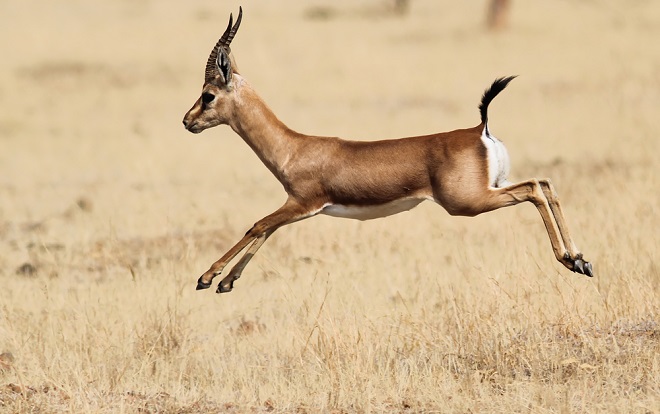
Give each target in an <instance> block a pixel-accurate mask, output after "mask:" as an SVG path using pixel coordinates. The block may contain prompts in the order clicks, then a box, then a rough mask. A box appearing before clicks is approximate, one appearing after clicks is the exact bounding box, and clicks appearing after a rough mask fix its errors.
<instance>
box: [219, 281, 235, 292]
mask: <svg viewBox="0 0 660 414" xmlns="http://www.w3.org/2000/svg"><path fill="white" fill-rule="evenodd" d="M232 289H234V282H231V283H230V284H229V286H223V285H222V283H220V284H219V285H218V288H217V289H216V290H215V293H229V292H231V291H232Z"/></svg>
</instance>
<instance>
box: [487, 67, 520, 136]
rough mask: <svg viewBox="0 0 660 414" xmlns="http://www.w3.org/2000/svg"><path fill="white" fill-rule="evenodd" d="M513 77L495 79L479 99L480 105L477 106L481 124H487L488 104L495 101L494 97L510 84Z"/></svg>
mask: <svg viewBox="0 0 660 414" xmlns="http://www.w3.org/2000/svg"><path fill="white" fill-rule="evenodd" d="M514 78H515V76H507V77H506V78H498V79H495V82H493V84H492V85H490V88H488V89H486V91H485V92H484V95H483V96H482V97H481V103H480V104H479V113H480V114H481V123H482V124H484V125H486V123H487V122H488V105H490V102H491V101H492V100H493V99H495V97H496V96H497V95H498V94H499V93H500V92H502V91H503V90H504V88H506V85H508V84H509V82H511V81H512V80H513V79H514Z"/></svg>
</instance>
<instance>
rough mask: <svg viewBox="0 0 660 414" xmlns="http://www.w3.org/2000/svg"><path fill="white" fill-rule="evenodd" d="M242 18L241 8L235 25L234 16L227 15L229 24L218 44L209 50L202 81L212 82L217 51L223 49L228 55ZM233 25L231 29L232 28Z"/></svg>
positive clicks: (216, 68) (215, 68) (215, 71)
mask: <svg viewBox="0 0 660 414" xmlns="http://www.w3.org/2000/svg"><path fill="white" fill-rule="evenodd" d="M242 17H243V8H242V7H239V9H238V19H236V24H235V25H233V22H234V15H233V14H230V15H229V24H228V25H227V28H226V29H225V32H224V33H223V34H222V37H221V38H220V39H219V40H218V42H217V43H216V44H215V46H214V47H213V50H211V54H210V55H209V58H208V60H207V61H206V71H205V74H204V75H205V76H204V81H205V82H209V81H211V80H213V78H214V77H215V75H216V74H217V72H218V67H217V64H216V61H217V59H218V50H219V49H220V48H221V47H223V48H225V49H226V50H227V54H229V44H230V43H231V41H232V40H233V39H234V36H236V31H237V30H238V27H239V26H240V24H241V19H242ZM232 25H233V27H232Z"/></svg>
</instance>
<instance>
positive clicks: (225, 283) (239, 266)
mask: <svg viewBox="0 0 660 414" xmlns="http://www.w3.org/2000/svg"><path fill="white" fill-rule="evenodd" d="M274 231H275V230H272V231H270V232H266V233H264V234H262V235H261V236H259V237H257V239H256V240H255V241H253V242H252V244H251V245H250V247H248V249H247V251H246V252H245V254H243V257H241V260H239V261H238V263H236V264H235V265H234V267H232V269H231V270H230V271H229V274H228V275H227V276H225V278H224V279H222V280H221V281H220V283H219V284H218V289H216V291H215V293H227V292H231V291H232V289H233V288H234V282H235V281H236V280H237V279H238V278H239V277H241V274H242V273H243V269H245V266H247V264H248V263H249V262H250V260H252V258H253V257H254V255H255V254H256V253H257V250H259V248H260V247H261V246H262V245H263V244H264V242H265V241H266V239H268V237H269V236H270V235H271V234H273V232H274Z"/></svg>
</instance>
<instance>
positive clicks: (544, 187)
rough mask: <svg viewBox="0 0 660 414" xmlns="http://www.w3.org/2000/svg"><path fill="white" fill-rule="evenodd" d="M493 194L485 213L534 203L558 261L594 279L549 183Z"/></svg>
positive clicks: (527, 183) (526, 183)
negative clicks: (527, 202) (528, 202)
mask: <svg viewBox="0 0 660 414" xmlns="http://www.w3.org/2000/svg"><path fill="white" fill-rule="evenodd" d="M491 191H492V193H491V198H490V200H489V202H488V203H487V206H488V207H487V209H486V210H485V211H489V210H495V209H498V208H501V207H506V206H511V205H515V204H519V203H522V202H524V201H530V202H531V203H533V204H534V205H535V206H536V208H537V210H538V211H539V213H540V214H541V218H542V219H543V224H545V228H546V230H547V232H548V236H549V238H550V243H551V245H552V250H553V252H554V254H555V258H556V259H557V260H558V261H559V262H560V263H561V264H563V265H564V266H565V267H566V268H568V269H569V270H572V271H573V272H577V273H582V274H585V275H587V276H589V277H592V276H593V266H592V265H591V263H589V262H587V261H585V260H584V258H583V257H582V253H580V252H579V251H578V250H577V248H576V247H575V244H574V243H573V240H572V239H571V237H570V234H569V232H568V226H567V225H566V220H565V219H564V214H563V213H562V211H561V206H560V204H559V198H558V197H557V193H556V192H555V190H554V188H553V187H552V184H550V181H549V180H536V179H532V180H529V181H524V182H522V183H518V184H513V185H509V186H507V187H504V188H499V189H497V190H491Z"/></svg>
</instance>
